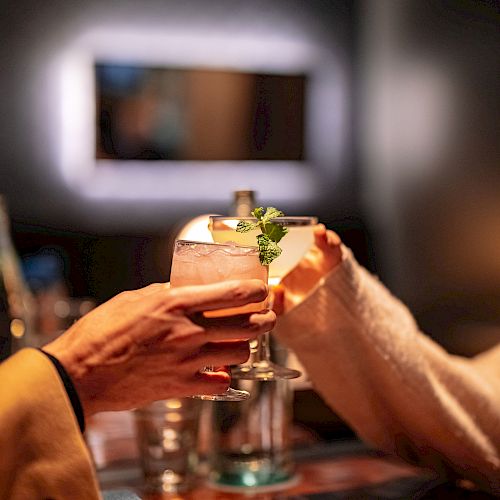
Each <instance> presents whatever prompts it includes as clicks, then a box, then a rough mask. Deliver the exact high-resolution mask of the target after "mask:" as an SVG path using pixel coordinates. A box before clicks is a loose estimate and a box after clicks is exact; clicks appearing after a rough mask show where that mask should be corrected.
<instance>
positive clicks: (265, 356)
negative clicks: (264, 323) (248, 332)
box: [254, 332, 271, 365]
mask: <svg viewBox="0 0 500 500" xmlns="http://www.w3.org/2000/svg"><path fill="white" fill-rule="evenodd" d="M270 333H271V332H268V333H264V334H263V335H261V336H260V338H259V342H258V344H257V350H256V351H255V361H254V364H257V365H264V364H265V365H268V364H269V362H270V360H271V345H270V340H271V338H270Z"/></svg>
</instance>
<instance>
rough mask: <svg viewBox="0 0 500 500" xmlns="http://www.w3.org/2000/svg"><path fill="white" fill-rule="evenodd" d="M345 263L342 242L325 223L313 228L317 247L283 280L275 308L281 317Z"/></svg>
mask: <svg viewBox="0 0 500 500" xmlns="http://www.w3.org/2000/svg"><path fill="white" fill-rule="evenodd" d="M341 260H342V250H341V241H340V238H339V236H338V235H337V234H336V233H334V232H333V231H331V230H329V229H326V228H325V226H324V225H323V224H318V225H317V226H316V227H315V228H314V245H313V246H312V247H311V249H310V250H309V251H308V252H307V253H306V254H305V255H304V257H303V258H302V259H301V261H300V262H299V263H298V264H297V265H296V266H295V267H294V268H293V269H292V270H291V271H290V272H289V273H288V274H287V275H286V276H285V277H284V278H283V280H282V281H281V284H280V286H279V287H277V290H276V292H275V298H274V304H275V306H274V308H275V311H276V312H277V313H278V314H281V313H283V312H287V311H289V310H290V309H292V308H293V307H295V306H296V305H298V304H300V303H301V302H302V301H303V300H304V298H305V297H306V296H307V295H308V293H309V292H311V291H312V289H313V288H314V287H315V286H316V284H317V283H318V282H319V280H320V279H321V278H322V277H323V276H325V275H327V274H328V273H329V272H330V271H331V270H332V269H334V268H335V267H336V266H338V265H339V263H340V262H341Z"/></svg>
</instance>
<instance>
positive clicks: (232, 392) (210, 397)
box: [192, 387, 250, 401]
mask: <svg viewBox="0 0 500 500" xmlns="http://www.w3.org/2000/svg"><path fill="white" fill-rule="evenodd" d="M192 397H193V398H195V399H202V400H203V401H245V400H247V399H248V398H249V397H250V393H249V392H248V391H239V390H237V389H233V388H232V387H229V389H228V390H227V391H226V392H223V393H222V394H200V395H196V396H192Z"/></svg>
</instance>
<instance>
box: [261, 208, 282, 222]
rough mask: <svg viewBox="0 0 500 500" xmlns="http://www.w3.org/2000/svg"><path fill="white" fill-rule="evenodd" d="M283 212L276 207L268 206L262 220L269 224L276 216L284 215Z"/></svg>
mask: <svg viewBox="0 0 500 500" xmlns="http://www.w3.org/2000/svg"><path fill="white" fill-rule="evenodd" d="M283 215H284V214H283V212H282V211H281V210H278V209H277V208H274V207H267V209H266V213H265V214H264V215H263V216H262V222H263V223H264V224H267V223H268V222H269V221H270V220H271V219H274V218H275V217H283Z"/></svg>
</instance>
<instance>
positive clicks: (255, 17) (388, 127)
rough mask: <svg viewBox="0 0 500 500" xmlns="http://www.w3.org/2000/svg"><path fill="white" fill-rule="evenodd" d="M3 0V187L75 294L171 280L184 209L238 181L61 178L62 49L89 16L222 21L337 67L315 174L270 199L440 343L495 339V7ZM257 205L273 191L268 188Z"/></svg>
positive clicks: (21, 243)
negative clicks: (327, 233)
mask: <svg viewBox="0 0 500 500" xmlns="http://www.w3.org/2000/svg"><path fill="white" fill-rule="evenodd" d="M3 6H4V8H3V13H2V34H3V43H2V45H1V46H0V64H1V68H2V69H1V72H0V81H1V89H2V92H1V94H0V106H1V109H2V120H1V122H0V168H1V170H0V172H1V173H0V175H1V177H0V178H1V188H0V191H2V192H3V193H4V194H5V195H6V197H7V200H8V203H9V207H10V212H11V216H12V220H13V232H14V241H15V243H16V247H17V249H18V251H19V253H20V254H21V255H22V256H24V257H26V256H29V255H30V254H33V253H36V252H38V251H39V250H40V249H41V248H43V247H51V248H56V249H58V251H59V252H60V253H61V254H62V255H63V260H64V269H65V276H66V279H67V281H68V285H69V286H70V289H71V293H73V294H74V295H79V296H82V295H88V296H92V297H94V298H95V299H96V300H97V301H98V302H100V301H102V300H105V299H107V298H108V297H110V296H111V295H113V294H114V293H116V292H118V291H120V290H122V289H124V288H133V287H138V286H142V285H145V284H147V283H149V282H151V281H158V280H166V279H168V273H169V262H168V256H169V248H168V246H169V244H170V242H171V238H172V236H173V233H174V232H175V230H176V229H177V228H178V227H179V222H180V221H185V220H187V219H189V218H190V217H194V216H195V215H198V214H199V213H207V212H219V213H225V212H227V210H228V208H229V205H230V203H231V193H230V192H227V193H221V196H220V197H219V198H218V199H217V200H212V201H209V200H208V201H200V199H199V198H197V197H196V196H195V195H193V199H192V200H191V201H189V200H188V202H185V203H176V202H173V201H172V200H171V199H169V198H168V196H165V198H162V197H161V196H160V197H158V196H155V197H154V198H152V199H147V197H143V198H141V199H122V198H120V197H115V198H113V199H105V198H102V197H101V198H99V197H95V198H93V197H89V196H84V195H83V194H82V193H81V192H79V191H78V190H75V189H74V187H72V186H69V185H68V184H67V182H65V179H64V177H63V175H62V174H61V172H60V170H59V169H58V165H57V158H58V150H57V149H58V144H59V137H58V133H60V129H58V127H57V126H54V123H55V122H57V123H59V120H60V116H59V115H60V109H59V107H58V102H59V101H60V95H59V92H60V88H59V86H58V81H57V77H56V74H57V72H56V70H55V66H56V65H57V62H58V55H59V54H60V53H61V51H63V50H64V48H65V47H66V46H69V45H71V44H72V43H73V42H74V40H75V39H76V38H77V37H78V36H80V35H81V34H82V33H84V32H86V31H88V30H89V29H93V28H100V29H103V28H104V29H106V27H107V26H112V27H132V28H141V29H143V30H145V32H146V34H147V31H148V30H155V31H163V32H165V33H168V32H169V30H176V31H178V30H179V29H181V30H182V29H184V28H185V29H186V30H189V31H190V32H193V31H195V32H197V33H198V34H200V35H201V36H202V37H203V36H206V37H207V40H208V39H209V38H210V37H212V36H213V35H214V34H216V33H217V34H221V33H222V34H226V35H227V36H228V37H229V38H230V37H231V36H232V35H233V34H234V35H236V34H241V33H244V34H245V35H246V36H247V37H248V38H250V39H252V38H254V39H255V40H259V39H260V38H264V37H270V36H280V37H282V38H286V39H289V40H301V41H304V42H305V43H307V44H308V45H309V46H311V47H313V48H315V49H316V50H317V54H316V55H313V59H314V60H315V64H316V67H321V66H322V65H323V66H325V70H328V69H329V68H327V67H326V66H328V65H329V64H330V63H331V61H334V62H335V68H334V69H335V71H334V76H333V79H332V82H334V84H335V85H337V86H338V92H337V94H336V95H337V97H338V99H339V101H338V106H333V107H332V108H331V109H329V110H328V113H329V114H330V115H331V116H332V117H333V121H332V122H326V123H325V125H324V126H323V127H322V129H321V130H319V131H318V134H321V135H322V137H323V136H324V137H326V138H327V139H328V138H331V142H333V143H335V147H336V152H338V154H337V155H336V156H335V157H334V158H333V157H332V159H331V162H330V163H329V158H326V159H325V158H321V157H320V156H321V155H317V154H316V155H315V151H314V150H313V151H311V150H309V151H308V153H307V155H306V159H307V160H308V162H307V168H311V169H313V170H312V171H313V173H314V175H315V176H316V177H317V179H318V182H317V183H316V184H315V185H314V190H313V192H311V194H310V195H308V198H307V199H305V200H304V199H301V201H300V203H297V204H294V202H293V196H292V198H291V199H290V200H288V201H286V202H285V203H283V205H282V206H281V207H282V208H283V209H284V210H285V211H287V212H288V213H289V214H294V213H297V212H302V213H304V214H316V215H318V216H319V218H320V219H321V220H322V221H323V222H325V223H326V224H327V225H328V226H329V227H331V228H333V229H336V230H337V231H338V232H339V233H340V234H341V236H342V237H343V239H344V241H345V242H346V243H347V244H348V245H349V246H351V247H352V248H353V249H354V252H355V254H356V256H357V257H358V259H359V260H360V261H361V262H362V263H363V264H364V265H366V266H367V267H368V268H369V269H370V270H372V271H374V272H376V273H377V274H379V275H380V277H381V278H382V279H383V280H384V282H386V283H387V284H388V285H389V286H390V288H391V289H392V290H394V292H395V293H396V294H397V295H398V296H400V297H401V298H402V299H403V300H404V301H405V302H406V303H407V304H408V305H409V306H410V307H411V309H412V310H413V311H414V312H415V314H416V315H417V319H418V320H419V322H420V323H421V325H422V327H423V328H424V329H425V330H426V331H428V332H429V333H430V334H431V335H433V336H434V337H435V338H436V339H438V340H439V341H440V342H441V343H443V344H444V345H445V346H446V347H447V348H449V349H450V350H453V351H455V352H462V353H468V354H471V353H473V352H476V351H477V350H479V349H481V348H484V347H485V346H487V345H489V344H491V343H494V342H496V341H498V339H499V334H498V331H499V328H500V307H499V306H500V259H499V258H498V254H499V251H500V196H499V194H500V179H499V177H500V170H499V161H500V154H499V146H498V90H497V89H498V84H499V74H500V71H499V69H500V68H499V60H498V59H499V58H498V49H499V40H498V25H499V15H498V11H497V8H496V7H495V3H494V2H488V1H486V0H485V1H480V0H477V1H472V0H471V1H466V0H464V1H458V0H457V1H445V0H441V1H438V0H424V1H417V0H411V1H410V0H353V1H347V0H346V1H340V0H310V1H308V2H304V1H299V0H276V1H273V2H266V1H260V0H254V1H252V2H248V1H239V0H237V1H235V0H232V1H229V0H213V1H211V2H205V1H201V0H189V1H185V2H178V1H177V2H176V1H174V0H163V1H160V0H144V1H142V2H132V1H126V0H125V1H124V0H121V1H114V0H99V1H97V0H88V1H86V2H76V1H67V0H66V1H62V0H52V1H46V2H43V3H41V2H36V1H35V0H20V1H16V2H14V1H6V2H3ZM211 57H215V55H213V54H212V55H211V54H210V53H207V60H210V58H211ZM40 117H42V118H43V119H40ZM337 118H339V119H337ZM340 118H341V119H340ZM335 120H336V121H335ZM330 123H333V125H334V126H332V128H331V130H330V125H329V124H330ZM306 125H307V124H306ZM306 148H307V145H306ZM310 149H311V148H310ZM75 162H78V158H75ZM235 168H237V167H236V166H235ZM124 175H125V174H124ZM195 184H196V177H191V178H190V179H188V180H187V181H186V182H185V184H184V189H185V191H186V193H189V192H190V189H191V188H192V187H194V186H195ZM235 187H242V188H243V187H247V186H235ZM276 189H277V190H278V189H279V186H276ZM257 191H258V189H257ZM166 192H167V186H166ZM257 196H259V193H257ZM258 201H260V202H261V203H262V204H274V203H276V202H275V200H273V199H272V196H268V195H266V197H265V198H264V199H263V198H260V199H258Z"/></svg>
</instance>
